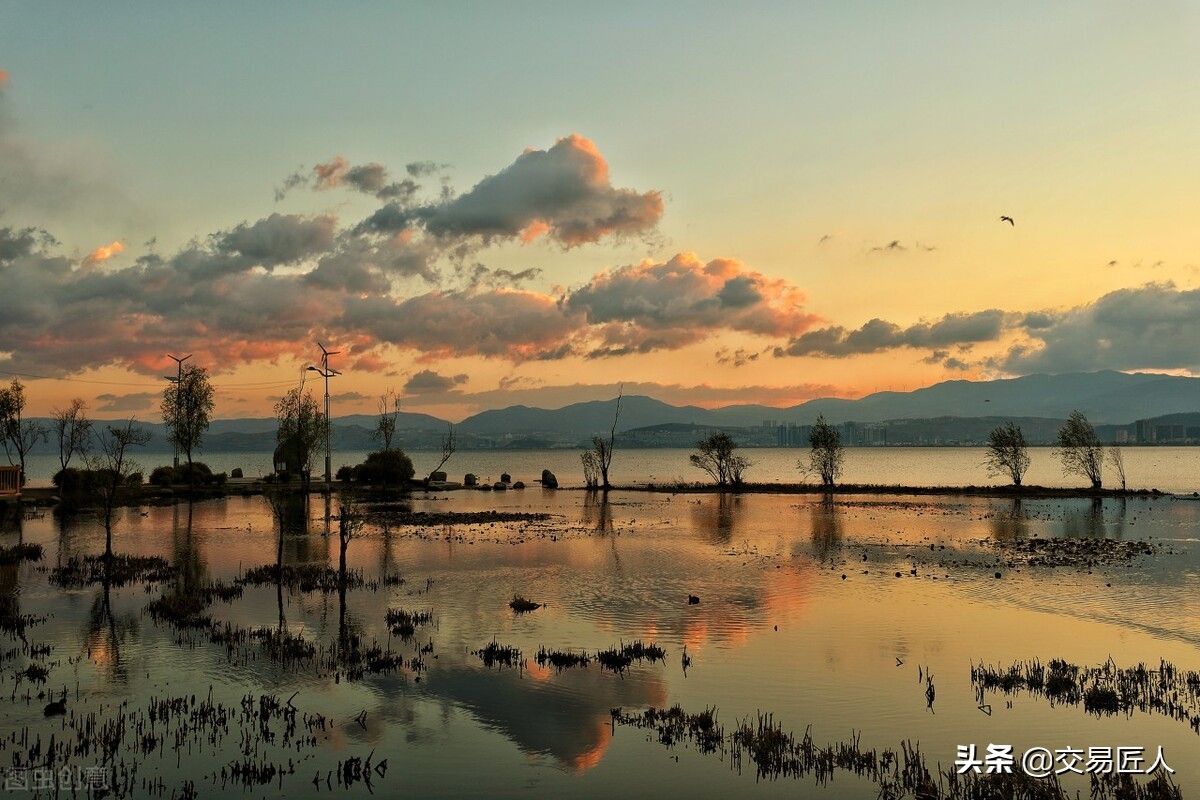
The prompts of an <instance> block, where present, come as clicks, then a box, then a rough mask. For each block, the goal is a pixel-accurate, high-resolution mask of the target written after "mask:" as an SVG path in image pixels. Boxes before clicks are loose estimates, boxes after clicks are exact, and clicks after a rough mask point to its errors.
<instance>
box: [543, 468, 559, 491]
mask: <svg viewBox="0 0 1200 800" xmlns="http://www.w3.org/2000/svg"><path fill="white" fill-rule="evenodd" d="M542 486H544V487H545V488H547V489H557V488H558V478H556V477H554V473H553V472H551V471H550V470H548V469H544V470H542Z"/></svg>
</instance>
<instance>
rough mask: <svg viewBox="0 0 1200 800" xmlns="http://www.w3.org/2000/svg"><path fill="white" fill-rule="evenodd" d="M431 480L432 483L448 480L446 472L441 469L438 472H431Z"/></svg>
mask: <svg viewBox="0 0 1200 800" xmlns="http://www.w3.org/2000/svg"><path fill="white" fill-rule="evenodd" d="M429 482H430V483H445V482H446V473H445V472H442V471H441V470H438V471H437V472H431V473H429Z"/></svg>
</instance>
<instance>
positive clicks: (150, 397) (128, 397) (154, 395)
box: [96, 392, 162, 412]
mask: <svg viewBox="0 0 1200 800" xmlns="http://www.w3.org/2000/svg"><path fill="white" fill-rule="evenodd" d="M161 397H162V395H161V394H159V393H158V392H136V393H134V394H123V395H116V394H101V395H96V399H97V400H99V401H101V403H102V405H99V406H96V411H99V412H105V411H143V410H145V409H148V408H151V407H153V406H155V405H157V404H158V401H159V399H160V398H161Z"/></svg>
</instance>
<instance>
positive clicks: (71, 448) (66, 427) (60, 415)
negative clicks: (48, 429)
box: [53, 397, 92, 469]
mask: <svg viewBox="0 0 1200 800" xmlns="http://www.w3.org/2000/svg"><path fill="white" fill-rule="evenodd" d="M53 418H54V423H53V431H54V435H55V438H56V439H57V440H58V463H59V464H60V465H61V466H62V468H63V469H66V468H67V466H68V465H69V464H70V463H71V457H72V456H74V455H75V454H76V453H78V454H79V455H80V456H81V457H83V456H87V453H88V450H89V449H91V445H92V421H91V420H90V419H88V416H87V403H85V402H83V398H81V397H76V398H75V399H74V400H72V401H71V405H70V406H68V407H67V408H56V409H54V412H53Z"/></svg>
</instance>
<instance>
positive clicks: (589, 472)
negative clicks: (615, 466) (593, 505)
mask: <svg viewBox="0 0 1200 800" xmlns="http://www.w3.org/2000/svg"><path fill="white" fill-rule="evenodd" d="M579 460H580V461H582V462H583V485H584V486H586V487H587V488H588V489H589V490H591V491H595V490H596V489H598V488H600V459H599V458H598V457H597V456H596V451H595V450H584V451H583V452H582V453H580V454H579Z"/></svg>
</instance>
